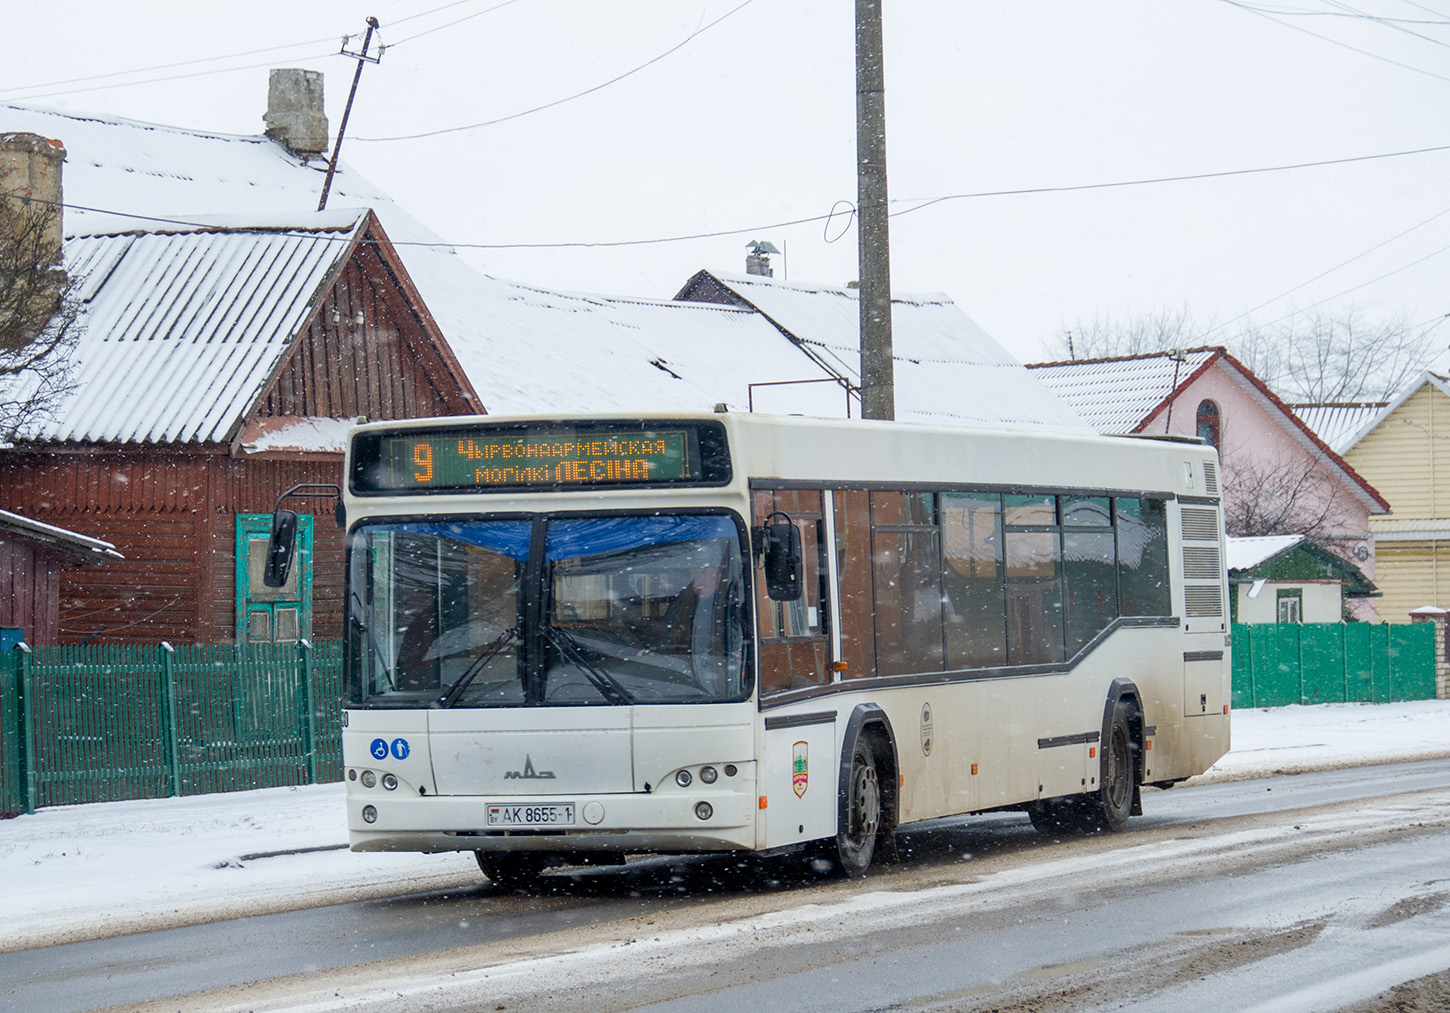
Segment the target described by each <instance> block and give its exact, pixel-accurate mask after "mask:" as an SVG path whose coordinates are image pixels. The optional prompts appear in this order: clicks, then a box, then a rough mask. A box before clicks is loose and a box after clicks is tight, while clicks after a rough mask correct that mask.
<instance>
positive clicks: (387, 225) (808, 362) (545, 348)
mask: <svg viewBox="0 0 1450 1013" xmlns="http://www.w3.org/2000/svg"><path fill="white" fill-rule="evenodd" d="M0 129H3V130H25V131H31V132H34V133H37V134H41V135H42V136H45V137H50V138H55V139H58V140H60V141H61V142H62V143H64V144H65V146H66V150H67V157H66V165H65V177H64V184H65V193H66V203H67V205H68V206H67V209H66V219H65V229H66V232H67V234H68V235H71V236H80V235H89V234H94V233H98V232H111V231H117V230H122V229H135V228H138V227H139V228H145V229H149V230H152V231H157V230H173V229H175V228H177V227H178V226H175V225H173V224H170V223H171V222H174V221H175V220H178V219H180V220H182V221H185V222H201V223H212V224H220V225H228V226H230V225H235V224H236V223H237V222H238V221H243V222H247V223H249V224H255V223H256V222H259V221H268V222H271V223H273V224H285V225H293V226H306V227H312V228H320V227H325V226H329V225H332V224H334V223H335V222H334V219H335V217H336V215H335V213H334V212H328V213H326V214H324V215H318V214H317V213H316V212H315V211H314V210H313V209H314V208H315V207H316V205H317V197H318V193H319V191H320V189H321V185H322V176H323V172H322V170H323V167H324V164H323V163H322V161H321V160H318V161H316V162H314V163H312V164H303V163H301V162H299V161H298V160H297V159H296V158H295V157H293V156H292V155H290V154H288V153H287V152H286V151H285V149H283V148H282V147H281V146H280V145H278V144H276V143H274V142H272V141H270V140H268V139H267V138H264V137H242V136H235V135H226V134H217V133H204V132H198V131H189V130H182V129H177V128H173V127H164V126H158V125H155V124H150V123H141V122H137V121H133V120H125V119H120V118H116V117H99V116H75V115H69V114H65V113H58V112H50V111H47V110H42V109H34V108H26V107H19V106H4V105H0ZM340 169H341V171H340V173H339V175H338V177H337V179H336V180H335V181H334V183H333V189H332V196H331V199H330V202H331V206H332V207H333V208H336V209H345V208H356V209H362V208H370V209H372V210H373V211H374V212H375V213H376V214H377V215H378V217H379V219H380V220H381V222H382V225H383V228H384V229H385V231H386V232H387V234H388V236H389V238H390V239H391V240H392V242H393V243H394V246H395V248H396V249H397V252H398V254H399V256H400V257H401V258H402V260H403V263H404V265H405V267H406V269H407V271H408V273H409V275H410V276H411V277H412V279H413V282H414V284H415V285H416V287H417V289H418V292H419V294H420V295H421V296H422V298H423V301H424V302H425V303H426V304H427V307H428V309H429V311H430V312H431V313H432V315H433V318H434V320H435V321H436V322H437V323H438V326H439V328H440V330H441V331H442V333H443V335H444V336H445V337H446V339H447V341H448V344H449V346H450V347H451V348H452V349H453V351H454V353H455V355H456V356H457V358H458V360H459V362H460V364H461V365H462V366H463V368H464V370H465V371H466V373H467V374H468V377H469V379H470V381H471V382H472V384H473V386H474V388H475V389H476V390H477V392H478V394H479V396H480V399H481V400H482V402H483V405H484V407H485V408H486V409H487V410H488V411H491V412H539V411H545V412H547V411H565V410H584V411H596V410H606V409H609V410H613V409H634V408H646V407H647V408H709V407H711V406H713V405H714V404H715V403H717V402H725V403H727V404H729V405H730V406H731V407H732V408H735V409H742V408H744V407H745V406H746V405H747V404H748V402H749V400H750V396H751V395H750V390H749V386H750V385H751V384H756V383H763V382H780V381H788V380H802V379H813V380H826V379H829V378H830V377H831V375H832V374H831V372H830V371H828V370H827V369H825V368H822V366H821V365H820V364H818V363H816V362H815V361H813V360H812V359H810V358H809V357H807V356H805V355H802V354H801V351H800V350H799V349H798V348H797V347H796V346H795V345H793V344H792V343H791V342H789V341H788V340H786V339H784V338H783V337H782V335H781V334H780V333H779V332H778V331H777V330H776V329H775V327H774V326H772V325H770V323H769V322H768V321H765V320H764V319H762V318H761V317H760V316H759V315H758V314H754V313H748V312H741V311H738V310H729V309H726V308H722V307H712V306H702V305H694V304H681V303H674V302H670V301H666V300H646V299H627V298H615V297H607V296H590V295H582V294H575V293H567V292H550V291H546V290H544V289H540V288H537V287H533V286H528V285H522V284H515V283H511V282H508V281H504V280H501V279H498V278H493V277H489V276H487V275H484V274H482V273H481V272H479V271H478V270H476V269H475V268H474V267H472V266H471V265H469V264H468V263H466V262H465V261H464V260H462V259H461V258H460V257H459V256H458V255H457V254H456V253H455V251H454V250H453V248H452V247H450V246H449V245H448V244H447V243H446V242H445V241H444V240H443V239H442V238H441V237H439V236H438V235H437V234H436V233H434V232H432V231H431V230H429V229H428V228H426V227H425V226H423V225H422V224H421V223H419V222H418V221H417V220H416V219H414V218H413V217H412V216H411V215H409V214H407V213H406V212H405V211H403V210H402V209H401V208H399V207H398V206H397V205H395V204H394V203H393V202H392V200H391V199H390V198H389V197H388V196H387V195H386V194H385V193H383V192H382V191H381V190H378V189H377V188H376V187H374V186H372V185H371V184H369V183H368V182H367V181H366V180H364V179H362V178H361V177H360V176H358V175H357V174H356V173H355V172H353V171H351V170H350V169H349V168H348V167H347V166H346V164H343V165H342V166H341V167H340ZM116 212H122V214H119V215H118V214H117V213H116ZM221 212H224V213H225V216H224V217H218V214H219V213H221ZM356 213H357V212H354V214H356ZM126 215H132V216H135V215H147V216H152V217H153V218H159V219H164V220H165V221H163V222H156V221H138V220H136V219H135V218H134V217H130V218H128V217H126ZM98 263H99V261H98ZM791 289H792V290H791V291H787V290H786V289H784V288H783V289H782V290H781V291H779V292H776V293H775V295H776V296H778V297H779V300H783V301H789V302H790V303H791V304H792V305H794V306H795V309H791V308H790V307H789V306H787V305H785V304H784V302H772V306H773V307H774V312H779V313H781V314H782V316H783V317H785V318H789V319H791V320H792V321H794V326H793V327H791V328H790V329H791V330H792V333H795V334H797V335H799V336H801V337H803V338H806V339H807V340H814V341H816V342H818V344H817V345H816V346H814V347H815V348H816V350H817V351H818V352H819V353H820V354H821V356H822V358H823V359H825V360H826V361H828V362H830V363H831V364H832V369H834V370H836V372H837V373H838V374H839V375H840V376H847V377H851V378H852V382H855V376H856V369H857V354H856V351H855V348H856V337H855V335H856V330H855V328H856V309H855V301H854V293H851V294H849V295H848V294H847V293H846V292H845V290H839V289H821V288H818V289H808V288H805V287H802V286H792V287H791ZM769 297H770V293H764V294H762V295H761V298H762V300H765V299H768V298H769ZM895 312H896V314H897V319H898V320H899V321H900V322H899V323H898V324H897V334H898V337H897V342H898V352H897V354H898V363H897V384H898V391H899V393H898V404H902V405H906V406H908V407H907V408H906V409H905V410H904V411H902V413H901V414H902V417H904V418H917V419H924V420H935V421H950V422H963V421H969V422H979V423H987V424H1013V423H1025V424H1030V425H1039V424H1042V423H1043V422H1044V421H1046V422H1048V424H1060V425H1066V426H1073V425H1075V424H1076V425H1080V420H1078V419H1077V418H1076V417H1075V416H1074V415H1073V414H1072V413H1071V412H1070V411H1069V410H1067V409H1065V408H1064V407H1062V406H1061V405H1060V404H1059V403H1058V402H1056V401H1054V400H1052V399H1051V398H1050V397H1049V396H1047V395H1046V394H1045V393H1044V391H1043V390H1042V388H1041V387H1040V385H1038V384H1036V382H1035V381H1032V380H1031V378H1030V377H1028V376H1027V375H1026V373H1025V372H1024V371H1023V370H1022V369H1021V367H1020V366H1018V365H1017V364H1016V363H1014V362H1011V361H1010V358H1009V357H1007V356H1006V354H1005V353H1004V352H1003V351H1002V350H1001V349H1000V348H999V347H998V346H996V345H995V343H993V342H992V341H991V339H990V338H987V337H986V335H985V334H982V333H981V331H980V329H979V328H977V327H976V325H975V324H972V323H971V321H970V320H968V319H967V318H966V317H965V316H964V315H963V314H962V313H961V312H960V310H958V309H957V308H956V307H955V306H953V305H952V304H951V302H950V300H947V299H946V298H945V297H944V296H936V297H933V296H927V297H899V298H898V300H897V301H896V307H895ZM902 314H907V315H909V321H908V320H906V319H903V317H902V316H901V315H902ZM1003 360H1006V361H1003ZM196 365H197V368H200V364H199V363H197V364H196ZM253 365H255V364H253ZM233 368H234V369H235V370H239V371H244V364H242V363H237V364H235V366H234V367H233ZM755 401H756V406H757V410H761V409H764V410H783V411H791V412H799V413H809V414H831V415H840V414H844V413H845V396H844V394H843V393H842V391H841V390H840V389H839V388H838V387H835V386H834V385H832V384H829V383H822V384H812V385H806V386H787V387H774V388H758V389H757V390H756V391H755ZM218 427H219V423H218V421H217V420H216V419H215V418H212V419H210V420H208V421H204V422H200V423H198V424H197V425H195V426H191V427H189V428H188V427H187V426H186V425H184V424H182V423H181V421H180V420H179V419H178V418H171V419H168V420H167V421H166V422H165V424H164V425H161V424H152V423H150V422H148V423H146V424H145V425H142V424H140V423H139V422H138V424H137V425H136V426H133V427H132V429H133V431H135V432H137V433H140V434H145V436H147V437H152V436H158V435H159V434H162V433H164V434H166V435H167V436H168V437H169V438H181V437H179V436H177V435H176V434H180V433H183V432H187V433H195V434H199V433H201V432H216V431H218ZM105 428H106V427H104V426H101V427H99V428H95V429H94V431H101V430H103V429H105ZM66 431H67V432H74V433H80V432H90V431H93V425H92V424H91V423H87V424H86V425H85V426H81V425H79V424H72V425H70V426H69V428H68V429H67V430H66ZM138 438H140V437H138ZM186 438H201V437H200V436H199V435H196V436H190V437H186Z"/></svg>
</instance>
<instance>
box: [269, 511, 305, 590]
mask: <svg viewBox="0 0 1450 1013" xmlns="http://www.w3.org/2000/svg"><path fill="white" fill-rule="evenodd" d="M296 554H297V515H296V514H295V513H293V512H292V511H291V510H278V511H276V512H275V513H273V514H272V537H271V538H270V539H268V541H267V568H266V570H265V571H264V572H263V573H262V583H263V584H266V585H267V586H268V587H285V586H286V584H287V578H288V577H289V576H291V574H292V558H293V557H294V556H295V555H296Z"/></svg>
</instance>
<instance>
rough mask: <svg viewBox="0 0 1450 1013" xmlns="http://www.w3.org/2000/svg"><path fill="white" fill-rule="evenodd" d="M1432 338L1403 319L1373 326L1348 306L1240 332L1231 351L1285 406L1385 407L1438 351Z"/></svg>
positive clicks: (1430, 332) (1429, 330)
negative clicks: (1291, 403)
mask: <svg viewBox="0 0 1450 1013" xmlns="http://www.w3.org/2000/svg"><path fill="white" fill-rule="evenodd" d="M1433 331H1434V329H1433V328H1425V327H1418V328H1417V327H1413V326H1411V324H1410V322H1409V320H1408V318H1407V317H1406V316H1405V315H1404V313H1403V312H1402V313H1400V314H1398V315H1396V316H1394V317H1391V318H1388V319H1384V320H1379V321H1373V320H1369V319H1367V318H1366V314H1365V312H1364V310H1363V309H1362V308H1360V307H1357V306H1351V307H1349V308H1347V309H1344V310H1341V311H1339V312H1338V313H1335V314H1329V313H1323V312H1315V313H1310V314H1296V315H1295V316H1293V317H1290V318H1289V319H1288V320H1286V321H1284V322H1283V323H1281V324H1278V325H1276V326H1275V327H1272V328H1249V329H1245V330H1244V331H1242V332H1241V333H1240V334H1238V335H1237V336H1236V337H1235V339H1234V342H1233V351H1234V354H1235V355H1236V356H1237V357H1238V358H1239V359H1240V360H1241V361H1242V362H1243V363H1244V365H1246V366H1248V367H1249V369H1251V370H1253V371H1254V374H1255V375H1256V376H1258V378H1259V379H1260V380H1263V381H1264V382H1265V383H1266V384H1268V385H1269V386H1270V387H1271V388H1272V389H1273V390H1274V392H1275V393H1277V394H1279V395H1280V396H1281V397H1283V398H1285V399H1286V400H1289V401H1309V402H1317V403H1326V402H1339V401H1386V400H1389V399H1390V398H1391V397H1392V396H1393V395H1394V394H1395V393H1396V392H1398V391H1399V390H1400V389H1402V388H1403V387H1404V386H1405V384H1406V383H1408V382H1409V381H1410V380H1412V379H1413V378H1414V377H1415V376H1416V375H1418V374H1419V373H1420V371H1421V370H1423V369H1425V367H1426V366H1428V365H1429V363H1430V361H1431V360H1432V359H1433V358H1434V357H1435V355H1436V353H1438V352H1439V351H1441V350H1442V348H1443V344H1441V343H1440V342H1438V341H1437V340H1436V337H1435V335H1434V333H1433Z"/></svg>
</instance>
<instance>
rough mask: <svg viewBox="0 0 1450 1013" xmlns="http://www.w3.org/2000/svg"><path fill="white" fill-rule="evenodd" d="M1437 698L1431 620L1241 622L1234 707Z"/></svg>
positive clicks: (1236, 633) (1237, 636)
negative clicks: (1404, 622) (1402, 622)
mask: <svg viewBox="0 0 1450 1013" xmlns="http://www.w3.org/2000/svg"><path fill="white" fill-rule="evenodd" d="M1434 698H1435V628H1434V626H1433V625H1432V624H1431V623H1412V624H1409V625H1398V626H1392V625H1372V624H1370V623H1323V624H1318V623H1312V624H1305V625H1297V624H1292V623H1281V624H1273V623H1265V624H1258V623H1255V624H1252V625H1244V624H1235V625H1234V628H1233V705H1234V706H1235V707H1282V706H1284V705H1285V704H1296V703H1298V704H1311V703H1347V702H1355V701H1367V702H1373V703H1388V702H1389V701H1392V700H1433V699H1434Z"/></svg>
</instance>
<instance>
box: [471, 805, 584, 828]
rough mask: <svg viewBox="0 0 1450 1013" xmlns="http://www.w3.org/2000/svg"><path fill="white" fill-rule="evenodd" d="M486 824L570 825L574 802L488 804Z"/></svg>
mask: <svg viewBox="0 0 1450 1013" xmlns="http://www.w3.org/2000/svg"><path fill="white" fill-rule="evenodd" d="M488 825H489V826H491V827H571V826H573V825H574V803H573V802H556V803H554V804H552V805H490V806H489V807H488Z"/></svg>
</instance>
